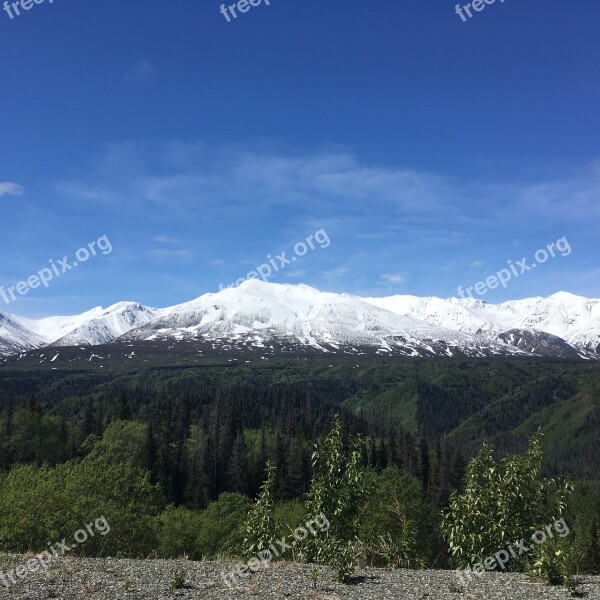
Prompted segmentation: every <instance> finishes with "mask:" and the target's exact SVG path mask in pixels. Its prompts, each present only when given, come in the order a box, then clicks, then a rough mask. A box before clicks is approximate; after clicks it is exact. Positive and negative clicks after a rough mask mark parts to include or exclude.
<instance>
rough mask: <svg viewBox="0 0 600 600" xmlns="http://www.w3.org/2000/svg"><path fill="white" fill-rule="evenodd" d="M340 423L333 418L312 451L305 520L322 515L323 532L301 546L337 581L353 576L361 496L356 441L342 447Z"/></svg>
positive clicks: (316, 533)
mask: <svg viewBox="0 0 600 600" xmlns="http://www.w3.org/2000/svg"><path fill="white" fill-rule="evenodd" d="M345 441H346V440H345V439H344V435H343V427H342V422H341V420H340V419H339V417H336V418H335V420H334V423H333V428H332V429H331V431H330V432H329V433H328V434H327V435H326V436H325V437H324V438H323V439H322V441H321V442H320V443H319V444H318V445H317V446H316V447H315V451H314V453H313V456H312V465H313V469H314V475H313V479H312V482H311V486H310V490H309V492H308V495H307V499H306V512H307V515H308V518H309V519H310V518H314V517H317V516H319V515H324V516H325V518H326V519H327V520H328V521H329V528H328V530H327V531H316V532H315V533H314V534H311V535H309V536H308V537H307V538H306V540H305V541H304V544H303V550H304V552H305V554H306V558H307V559H308V560H309V561H310V562H315V563H319V564H324V565H330V566H333V567H335V569H336V570H337V579H338V580H339V581H342V582H345V581H348V579H349V578H350V576H351V574H352V573H353V572H354V567H355V564H356V560H357V543H358V540H359V535H358V533H359V522H358V521H359V515H360V509H361V506H362V502H363V499H364V494H365V481H364V472H363V470H362V469H361V466H360V465H361V453H360V440H359V439H358V438H356V439H354V440H351V441H350V442H349V448H347V447H346V444H345Z"/></svg>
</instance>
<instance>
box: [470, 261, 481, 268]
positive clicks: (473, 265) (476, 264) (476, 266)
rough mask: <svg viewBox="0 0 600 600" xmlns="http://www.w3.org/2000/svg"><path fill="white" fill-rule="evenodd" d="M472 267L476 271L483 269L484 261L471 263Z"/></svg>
mask: <svg viewBox="0 0 600 600" xmlns="http://www.w3.org/2000/svg"><path fill="white" fill-rule="evenodd" d="M471 267H473V268H474V269H480V268H481V267H483V261H482V260H474V261H473V262H472V263H471Z"/></svg>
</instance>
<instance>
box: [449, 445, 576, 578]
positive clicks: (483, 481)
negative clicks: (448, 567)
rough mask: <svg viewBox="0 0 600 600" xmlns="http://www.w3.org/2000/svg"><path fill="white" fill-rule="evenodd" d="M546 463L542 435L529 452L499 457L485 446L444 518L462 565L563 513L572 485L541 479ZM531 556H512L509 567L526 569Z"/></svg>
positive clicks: (488, 553) (557, 517) (472, 562)
mask: <svg viewBox="0 0 600 600" xmlns="http://www.w3.org/2000/svg"><path fill="white" fill-rule="evenodd" d="M541 465H542V449H541V434H540V433H537V434H536V435H535V436H534V437H533V438H532V440H531V442H530V444H529V449H528V450H527V453H526V454H525V456H518V455H516V456H508V457H506V458H503V459H501V460H499V461H496V460H494V458H493V448H492V447H491V446H490V445H489V444H487V443H486V444H484V446H483V448H482V449H481V451H480V452H479V454H478V455H477V456H476V457H475V458H474V459H473V460H472V461H471V463H470V464H469V466H468V468H467V475H466V480H465V489H464V492H463V493H461V494H457V493H454V494H453V495H452V497H451V499H450V507H449V509H448V511H447V512H445V514H444V515H443V519H442V531H443V534H444V537H445V538H446V540H447V542H448V544H449V546H450V552H451V554H452V556H453V557H454V559H455V560H456V562H457V563H458V564H459V565H460V566H462V567H465V566H467V565H469V564H475V563H479V562H481V561H482V560H484V559H485V558H487V557H490V556H494V554H495V553H496V552H498V551H500V550H502V549H504V548H506V547H507V546H508V545H509V544H512V543H514V542H515V540H520V539H521V538H530V536H531V535H532V534H533V533H534V532H535V531H537V530H539V529H544V527H545V526H546V525H550V524H552V523H553V522H556V521H557V520H558V519H559V518H560V517H561V516H562V515H563V513H564V511H565V508H566V503H567V498H568V497H569V494H570V493H571V491H572V486H571V485H570V484H569V483H560V482H557V481H555V480H553V479H540V478H539V475H540V469H541ZM531 559H532V557H531V556H527V555H525V556H519V557H517V558H512V559H511V561H510V562H509V563H508V567H509V568H510V569H511V570H516V569H524V568H526V567H527V566H528V564H529V563H530V561H531Z"/></svg>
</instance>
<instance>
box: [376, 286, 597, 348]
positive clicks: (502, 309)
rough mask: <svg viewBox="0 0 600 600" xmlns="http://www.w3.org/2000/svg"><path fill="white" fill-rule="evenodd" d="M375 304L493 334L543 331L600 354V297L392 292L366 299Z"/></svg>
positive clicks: (460, 328)
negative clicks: (499, 299) (498, 299)
mask: <svg viewBox="0 0 600 600" xmlns="http://www.w3.org/2000/svg"><path fill="white" fill-rule="evenodd" d="M365 300H366V301H367V302H369V303H371V304H373V305H374V306H378V307H380V308H384V309H386V310H390V311H391V312H394V313H396V314H401V315H410V316H412V317H414V318H416V319H421V320H424V321H427V322H428V323H431V324H433V325H439V326H440V327H446V328H448V329H453V330H456V331H463V332H469V333H482V334H486V335H488V336H491V337H496V336H500V334H507V333H509V332H511V331H527V332H542V333H546V334H549V335H551V336H555V337H556V338H560V339H562V340H564V341H565V342H567V343H568V344H570V345H572V346H574V347H577V348H580V349H584V350H586V351H589V352H591V353H594V354H600V299H590V298H584V297H582V296H576V295H574V294H569V293H567V292H558V293H556V294H553V295H552V296H549V297H548V298H540V297H536V298H527V299H525V300H511V301H508V302H503V303H501V304H488V303H487V302H483V301H481V300H474V299H472V298H467V299H464V300H459V299H457V298H450V299H448V300H444V299H441V298H435V297H430V298H418V297H416V296H390V297H387V298H365Z"/></svg>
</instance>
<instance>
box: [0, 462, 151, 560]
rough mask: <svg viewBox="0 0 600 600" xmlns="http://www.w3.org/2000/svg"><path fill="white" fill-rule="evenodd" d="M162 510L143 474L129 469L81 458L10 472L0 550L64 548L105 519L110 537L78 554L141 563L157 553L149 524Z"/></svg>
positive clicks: (2, 493) (0, 509)
mask: <svg viewBox="0 0 600 600" xmlns="http://www.w3.org/2000/svg"><path fill="white" fill-rule="evenodd" d="M162 507H163V501H162V498H161V496H160V493H159V490H158V488H157V487H156V486H153V485H152V484H151V483H150V480H149V476H148V473H147V472H145V471H142V470H141V469H138V468H137V467H134V466H133V465H131V464H127V463H121V464H115V463H113V462H111V461H109V460H106V459H104V458H95V459H89V458H86V459H84V460H81V461H77V460H72V461H69V462H66V463H64V464H61V465H58V466H56V467H48V466H43V467H35V466H32V465H25V466H20V467H15V468H13V469H12V470H11V471H10V472H9V473H8V474H7V475H6V477H4V478H3V479H2V482H1V485H0V549H2V550H4V551H10V552H27V551H34V552H39V551H41V550H45V549H46V548H47V543H48V541H51V542H52V541H59V540H62V539H63V538H66V539H67V543H68V542H69V540H72V538H73V534H74V533H75V532H76V531H77V530H79V529H81V528H84V529H85V526H86V524H88V523H91V522H92V521H95V520H96V519H99V518H100V517H102V516H104V517H105V519H106V521H107V522H108V524H109V526H110V532H109V533H108V534H107V535H105V536H100V535H95V536H93V537H92V536H90V537H89V538H88V540H87V541H86V542H85V543H82V544H81V545H79V546H78V547H77V550H76V552H77V554H80V555H84V556H99V555H103V556H107V555H108V556H131V557H145V556H147V555H148V554H149V553H150V552H152V551H153V550H154V548H155V547H156V536H155V528H154V523H155V517H156V515H157V514H158V513H159V512H160V511H161V510H162Z"/></svg>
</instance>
